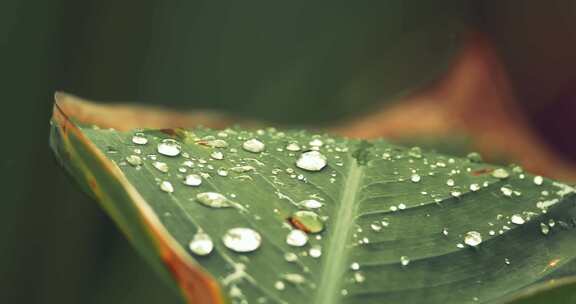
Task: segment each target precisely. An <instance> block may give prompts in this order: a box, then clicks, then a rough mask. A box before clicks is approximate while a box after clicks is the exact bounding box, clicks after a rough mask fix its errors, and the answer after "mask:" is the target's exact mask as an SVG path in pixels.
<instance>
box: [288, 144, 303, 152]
mask: <svg viewBox="0 0 576 304" xmlns="http://www.w3.org/2000/svg"><path fill="white" fill-rule="evenodd" d="M300 149H301V148H300V145H299V144H298V143H295V142H291V143H288V144H287V145H286V150H288V151H291V152H298V151H300Z"/></svg>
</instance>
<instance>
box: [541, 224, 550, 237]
mask: <svg viewBox="0 0 576 304" xmlns="http://www.w3.org/2000/svg"><path fill="white" fill-rule="evenodd" d="M540 232H542V234H543V235H548V233H549V232H550V227H548V225H546V224H544V223H540Z"/></svg>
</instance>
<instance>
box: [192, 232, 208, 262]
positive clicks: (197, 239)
mask: <svg viewBox="0 0 576 304" xmlns="http://www.w3.org/2000/svg"><path fill="white" fill-rule="evenodd" d="M188 248H190V251H192V253H194V254H195V255H199V256H205V255H209V254H210V253H211V252H212V250H213V249H214V243H213V242H212V238H210V236H209V235H208V234H206V233H205V232H203V231H198V232H197V233H196V234H194V237H193V238H192V240H191V241H190V243H189V244H188Z"/></svg>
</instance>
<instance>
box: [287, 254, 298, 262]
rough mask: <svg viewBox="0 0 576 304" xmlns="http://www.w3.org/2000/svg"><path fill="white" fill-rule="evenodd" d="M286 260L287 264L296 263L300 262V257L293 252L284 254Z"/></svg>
mask: <svg viewBox="0 0 576 304" xmlns="http://www.w3.org/2000/svg"><path fill="white" fill-rule="evenodd" d="M284 260H286V262H290V263H291V262H296V261H297V260H298V256H297V255H296V254H295V253H293V252H286V253H285V254H284Z"/></svg>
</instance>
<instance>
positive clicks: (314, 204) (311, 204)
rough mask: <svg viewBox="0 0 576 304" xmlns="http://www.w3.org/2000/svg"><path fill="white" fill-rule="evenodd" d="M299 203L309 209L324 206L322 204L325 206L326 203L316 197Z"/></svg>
mask: <svg viewBox="0 0 576 304" xmlns="http://www.w3.org/2000/svg"><path fill="white" fill-rule="evenodd" d="M298 205H299V206H302V207H304V208H307V209H318V208H322V206H324V204H323V203H322V202H320V201H317V200H315V199H307V200H303V201H301V202H299V203H298Z"/></svg>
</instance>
